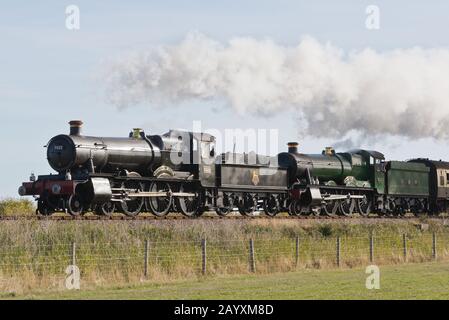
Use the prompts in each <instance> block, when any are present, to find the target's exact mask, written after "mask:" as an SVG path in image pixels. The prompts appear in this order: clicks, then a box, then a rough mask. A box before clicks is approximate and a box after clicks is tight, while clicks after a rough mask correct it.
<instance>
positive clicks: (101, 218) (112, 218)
mask: <svg viewBox="0 0 449 320" xmlns="http://www.w3.org/2000/svg"><path fill="white" fill-rule="evenodd" d="M421 217H426V218H432V219H445V218H448V217H447V216H427V215H423V216H419V217H416V216H414V215H407V216H378V215H371V216H366V217H362V216H359V215H353V216H289V215H278V216H275V217H270V216H267V215H263V214H262V215H256V216H241V215H229V216H218V215H203V216H201V217H197V218H191V217H186V216H182V215H167V216H164V217H157V216H150V215H148V216H147V215H142V216H136V217H130V216H125V215H114V216H99V215H84V216H70V215H52V216H44V215H17V216H0V221H14V220H45V221H123V220H124V221H166V220H357V219H359V220H362V219H373V220H412V219H419V218H421Z"/></svg>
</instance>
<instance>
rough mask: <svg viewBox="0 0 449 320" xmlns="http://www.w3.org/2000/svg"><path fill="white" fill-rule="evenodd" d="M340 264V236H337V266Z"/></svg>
mask: <svg viewBox="0 0 449 320" xmlns="http://www.w3.org/2000/svg"><path fill="white" fill-rule="evenodd" d="M339 266H340V237H339V236H338V237H337V267H339Z"/></svg>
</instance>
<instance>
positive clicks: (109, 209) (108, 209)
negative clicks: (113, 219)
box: [95, 201, 115, 217]
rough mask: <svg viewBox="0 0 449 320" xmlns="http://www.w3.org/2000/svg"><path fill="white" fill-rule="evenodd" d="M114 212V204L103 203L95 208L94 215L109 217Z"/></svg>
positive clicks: (110, 202) (109, 202)
mask: <svg viewBox="0 0 449 320" xmlns="http://www.w3.org/2000/svg"><path fill="white" fill-rule="evenodd" d="M114 211H115V204H114V202H112V201H108V202H104V203H101V204H99V205H97V207H96V208H95V213H97V214H100V215H103V216H107V217H110V216H112V214H113V213H114Z"/></svg>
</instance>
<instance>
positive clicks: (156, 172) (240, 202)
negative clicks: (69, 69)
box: [19, 121, 449, 217]
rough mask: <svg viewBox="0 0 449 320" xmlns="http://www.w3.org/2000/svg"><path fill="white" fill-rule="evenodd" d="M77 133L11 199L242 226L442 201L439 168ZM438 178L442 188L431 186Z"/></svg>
mask: <svg viewBox="0 0 449 320" xmlns="http://www.w3.org/2000/svg"><path fill="white" fill-rule="evenodd" d="M81 127H82V122H81V121H71V122H70V134H69V135H58V136H55V137H53V138H52V139H51V140H50V141H49V143H48V145H47V159H48V163H49V164H50V166H51V167H52V168H53V169H54V170H56V171H57V172H58V173H57V174H50V175H41V176H38V178H37V179H36V178H35V177H34V175H32V177H31V178H30V181H29V182H24V183H23V184H22V186H21V187H20V188H19V194H20V195H22V196H29V195H32V196H34V197H35V198H36V200H37V211H38V213H39V214H42V215H50V214H52V213H54V212H58V211H63V212H64V211H65V212H68V213H70V214H71V215H75V216H76V215H80V214H83V213H84V212H86V211H90V210H92V211H94V212H96V213H97V214H101V215H112V214H113V213H114V212H121V213H124V214H126V215H128V216H136V215H137V214H139V213H140V212H142V211H149V212H151V213H153V214H154V215H156V216H164V215H166V214H168V213H169V212H180V213H182V214H184V215H186V216H189V217H197V216H200V215H202V214H203V213H204V212H205V211H210V210H215V211H216V212H217V214H219V215H222V216H224V215H227V214H229V213H230V212H231V211H233V210H234V208H237V209H238V211H239V212H240V214H242V215H246V216H251V215H253V214H255V212H257V211H260V210H262V209H263V211H264V212H265V214H267V215H269V216H274V215H276V214H277V213H279V212H281V211H287V212H288V213H289V214H291V215H302V214H314V215H320V214H326V215H336V214H341V215H351V214H353V213H359V214H361V215H368V214H370V213H377V214H397V215H403V214H405V213H406V212H408V211H411V212H413V213H415V214H419V213H422V212H432V213H437V212H440V211H442V210H445V209H446V206H447V200H448V199H449V192H447V194H446V190H447V191H449V188H448V187H449V164H448V163H444V162H435V161H429V160H425V159H415V160H413V161H410V162H400V161H388V162H386V161H385V160H384V156H383V155H382V154H381V153H379V152H376V151H368V150H352V151H348V152H344V153H336V152H335V151H334V150H333V149H332V148H326V149H325V150H324V151H323V152H322V153H321V154H316V155H305V154H301V153H298V150H297V144H296V143H289V149H288V152H283V153H280V154H278V155H277V156H275V157H267V156H262V155H258V154H255V153H244V154H238V153H224V154H220V155H216V153H215V138H214V137H213V136H211V135H209V134H205V133H193V132H186V131H179V130H170V131H169V132H168V133H166V134H163V135H146V134H145V133H144V132H143V131H142V130H141V129H134V130H133V131H132V132H131V133H130V134H129V137H127V138H103V137H91V136H84V135H81ZM440 174H442V175H444V176H445V178H444V179H443V180H441V178H436V175H438V177H439V175H440ZM446 175H447V176H446ZM434 176H435V177H434ZM440 182H442V183H443V184H444V185H443V186H438V187H437V186H436V184H437V183H440Z"/></svg>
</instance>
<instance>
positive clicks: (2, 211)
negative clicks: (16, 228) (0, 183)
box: [0, 198, 36, 216]
mask: <svg viewBox="0 0 449 320" xmlns="http://www.w3.org/2000/svg"><path fill="white" fill-rule="evenodd" d="M35 212H36V207H35V205H34V202H33V201H31V200H29V199H14V198H7V199H3V200H0V216H13V215H32V214H34V213H35Z"/></svg>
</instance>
